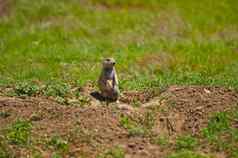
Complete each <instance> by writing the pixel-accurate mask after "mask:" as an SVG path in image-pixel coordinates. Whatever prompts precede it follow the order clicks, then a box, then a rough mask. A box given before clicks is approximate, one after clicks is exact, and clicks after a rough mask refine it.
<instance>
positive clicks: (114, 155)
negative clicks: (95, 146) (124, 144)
mask: <svg viewBox="0 0 238 158" xmlns="http://www.w3.org/2000/svg"><path fill="white" fill-rule="evenodd" d="M124 157H125V152H124V150H123V149H122V148H120V147H114V148H112V149H109V150H108V151H106V152H104V153H103V154H101V155H99V156H97V158H124Z"/></svg>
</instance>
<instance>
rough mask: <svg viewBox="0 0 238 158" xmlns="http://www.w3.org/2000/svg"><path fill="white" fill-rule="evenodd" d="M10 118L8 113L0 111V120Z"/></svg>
mask: <svg viewBox="0 0 238 158" xmlns="http://www.w3.org/2000/svg"><path fill="white" fill-rule="evenodd" d="M9 116H10V113H9V112H6V111H0V118H7V117H9Z"/></svg>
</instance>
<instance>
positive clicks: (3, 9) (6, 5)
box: [0, 0, 9, 17]
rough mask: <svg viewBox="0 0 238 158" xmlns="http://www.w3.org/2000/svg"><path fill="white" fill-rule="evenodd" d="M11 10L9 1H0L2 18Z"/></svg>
mask: <svg viewBox="0 0 238 158" xmlns="http://www.w3.org/2000/svg"><path fill="white" fill-rule="evenodd" d="M8 8H9V1H8V0H0V17H1V16H4V15H6V14H7V11H8Z"/></svg>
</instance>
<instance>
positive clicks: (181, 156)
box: [167, 151, 209, 158]
mask: <svg viewBox="0 0 238 158" xmlns="http://www.w3.org/2000/svg"><path fill="white" fill-rule="evenodd" d="M167 158H209V157H208V156H206V155H204V154H203V155H202V154H199V153H196V152H192V151H180V152H177V153H173V154H171V155H169V156H168V157H167Z"/></svg>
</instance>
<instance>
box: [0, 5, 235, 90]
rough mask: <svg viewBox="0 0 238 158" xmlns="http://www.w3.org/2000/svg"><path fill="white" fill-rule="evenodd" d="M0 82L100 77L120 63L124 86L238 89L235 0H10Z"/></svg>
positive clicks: (2, 22)
mask: <svg viewBox="0 0 238 158" xmlns="http://www.w3.org/2000/svg"><path fill="white" fill-rule="evenodd" d="M6 4H7V9H6V13H5V14H4V15H2V16H1V17H0V84H1V85H6V84H14V83H15V82H18V81H26V80H37V81H41V82H46V81H49V80H52V79H53V80H54V79H55V80H63V81H65V82H67V83H76V84H78V85H84V84H85V83H86V82H87V81H94V82H95V81H96V80H97V77H98V75H99V73H100V62H101V59H102V58H103V57H108V56H111V57H114V58H115V59H116V61H117V71H118V74H119V80H120V83H121V84H120V86H121V88H122V89H143V88H148V87H149V88H150V87H157V86H159V87H164V86H167V85H171V84H181V85H184V84H187V85H190V84H199V85H222V86H229V87H235V88H237V87H238V75H237V74H238V14H237V13H238V1H236V0H219V1H216V0H200V1H192V0H179V1H177V0H169V1H167V0H110V1H109V0H88V1H87V0H38V1H31V0H8V1H7V3H6Z"/></svg>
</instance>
